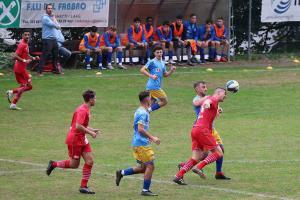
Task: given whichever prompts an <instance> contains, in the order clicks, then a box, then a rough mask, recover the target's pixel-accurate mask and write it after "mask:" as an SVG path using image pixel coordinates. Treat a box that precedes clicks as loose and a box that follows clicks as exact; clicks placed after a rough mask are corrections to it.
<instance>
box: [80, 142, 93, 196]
mask: <svg viewBox="0 0 300 200" xmlns="http://www.w3.org/2000/svg"><path fill="white" fill-rule="evenodd" d="M82 157H83V159H84V165H83V168H82V179H81V184H80V188H79V192H80V193H84V194H95V192H94V191H92V190H91V189H90V188H88V186H87V184H88V181H89V179H90V177H91V174H92V168H93V164H94V157H93V154H92V151H91V147H90V144H87V145H86V146H85V148H84V150H83V152H82Z"/></svg>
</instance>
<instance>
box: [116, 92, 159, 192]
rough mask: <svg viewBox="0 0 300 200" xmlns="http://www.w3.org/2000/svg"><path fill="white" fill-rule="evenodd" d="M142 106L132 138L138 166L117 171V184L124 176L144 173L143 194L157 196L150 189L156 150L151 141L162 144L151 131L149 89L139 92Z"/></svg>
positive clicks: (134, 125)
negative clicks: (154, 150) (151, 145)
mask: <svg viewBox="0 0 300 200" xmlns="http://www.w3.org/2000/svg"><path fill="white" fill-rule="evenodd" d="M139 99H140V107H139V108H138V109H137V110H136V111H135V113H134V122H133V127H134V135H133V139H132V146H133V155H134V158H135V159H136V162H137V166H136V167H130V168H128V169H124V170H118V171H116V185H117V186H119V184H120V181H121V179H122V178H123V176H129V175H133V174H140V173H143V174H144V185H143V190H142V192H141V195H143V196H157V194H155V193H152V192H151V191H150V185H151V178H152V174H153V171H154V152H153V150H152V148H151V147H150V143H151V142H154V143H155V144H157V145H159V144H160V139H159V138H158V137H156V136H153V135H151V134H150V133H149V123H150V114H149V112H148V108H149V107H150V105H151V97H150V93H149V92H148V91H144V92H141V93H140V94H139Z"/></svg>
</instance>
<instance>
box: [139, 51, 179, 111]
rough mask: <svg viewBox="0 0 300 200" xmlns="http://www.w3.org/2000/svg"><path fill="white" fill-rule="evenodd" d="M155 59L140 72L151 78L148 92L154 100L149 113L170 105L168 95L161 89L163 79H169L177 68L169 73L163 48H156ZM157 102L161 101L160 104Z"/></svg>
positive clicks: (173, 68) (172, 67) (172, 68)
mask: <svg viewBox="0 0 300 200" xmlns="http://www.w3.org/2000/svg"><path fill="white" fill-rule="evenodd" d="M153 52H154V56H155V58H153V59H151V60H149V61H148V62H147V64H146V65H145V66H143V67H142V68H141V70H140V72H141V73H142V74H144V75H145V76H147V77H149V79H148V82H147V85H146V90H148V91H149V92H150V96H151V98H152V100H153V103H152V105H151V107H150V108H149V112H152V111H155V110H157V109H159V108H161V107H163V106H165V105H167V103H168V99H167V95H166V93H165V92H164V91H163V90H162V89H161V85H162V81H163V77H169V76H170V75H171V74H172V73H173V72H174V71H175V70H176V67H175V66H173V65H172V66H171V69H170V71H167V69H166V65H165V62H164V61H163V60H162V55H163V49H162V47H161V46H156V47H154V49H153ZM155 100H159V101H158V102H157V101H155Z"/></svg>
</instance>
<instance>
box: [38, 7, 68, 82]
mask: <svg viewBox="0 0 300 200" xmlns="http://www.w3.org/2000/svg"><path fill="white" fill-rule="evenodd" d="M52 10H53V7H52V4H47V5H46V14H44V15H43V17H42V43H43V50H42V59H41V61H40V64H39V67H38V76H43V68H44V64H45V62H46V60H47V59H48V57H49V56H51V57H52V63H53V73H57V74H63V73H62V72H61V71H60V70H59V68H58V65H57V61H58V46H57V40H56V30H60V29H61V27H60V25H59V23H58V22H57V20H56V18H55V15H54V13H53V12H52Z"/></svg>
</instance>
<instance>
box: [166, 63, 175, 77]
mask: <svg viewBox="0 0 300 200" xmlns="http://www.w3.org/2000/svg"><path fill="white" fill-rule="evenodd" d="M175 70H176V67H175V66H174V65H171V69H170V70H169V71H165V72H164V77H169V76H171V74H173V72H175Z"/></svg>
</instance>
